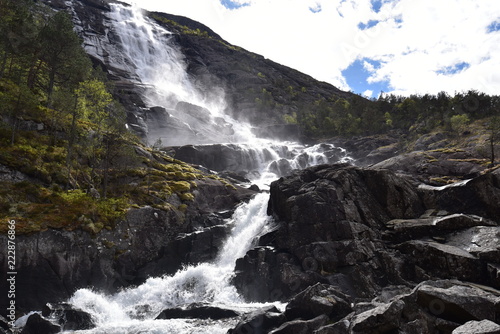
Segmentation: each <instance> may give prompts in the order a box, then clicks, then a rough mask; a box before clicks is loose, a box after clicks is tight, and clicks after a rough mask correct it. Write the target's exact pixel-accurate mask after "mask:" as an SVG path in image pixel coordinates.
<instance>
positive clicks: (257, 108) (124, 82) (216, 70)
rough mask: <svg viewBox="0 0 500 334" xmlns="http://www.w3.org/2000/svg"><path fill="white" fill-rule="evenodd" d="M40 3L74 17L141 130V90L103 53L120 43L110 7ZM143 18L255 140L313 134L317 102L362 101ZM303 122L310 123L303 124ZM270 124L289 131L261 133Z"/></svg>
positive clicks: (198, 32)
mask: <svg viewBox="0 0 500 334" xmlns="http://www.w3.org/2000/svg"><path fill="white" fill-rule="evenodd" d="M45 2H46V3H48V4H50V5H51V6H52V7H54V8H57V9H58V10H60V9H66V10H71V11H72V12H73V15H74V22H75V24H76V27H77V31H78V33H79V35H81V36H82V37H83V38H84V40H85V49H86V51H87V52H88V53H89V55H90V56H91V58H92V59H93V60H94V61H95V62H96V63H98V64H99V65H101V66H102V68H103V69H104V71H105V72H107V73H108V75H109V77H110V78H111V79H112V80H113V81H114V82H115V87H116V89H115V95H116V96H118V98H119V100H120V101H121V102H122V103H123V104H124V106H125V107H126V108H127V109H128V111H129V122H130V123H132V124H134V123H135V125H136V128H140V127H142V126H143V124H141V122H140V121H138V120H137V117H138V116H139V117H140V115H142V113H141V111H142V112H143V111H144V110H142V108H144V107H145V102H144V101H143V98H142V96H141V94H142V92H143V87H141V85H140V84H139V85H138V84H137V82H135V80H134V79H136V78H132V77H130V73H128V72H127V71H126V70H125V69H124V68H123V67H119V66H117V64H116V63H113V62H111V61H110V59H109V58H108V54H107V51H106V50H107V49H109V48H112V47H113V46H112V44H113V43H114V42H116V41H117V38H119V37H117V36H115V35H114V34H113V32H112V31H109V28H108V26H109V23H108V21H109V19H108V18H107V15H109V11H110V10H111V8H110V4H111V3H113V2H110V1H91V0H82V1H73V2H72V3H68V2H64V1H61V0H46V1H45ZM116 3H117V2H116ZM69 4H71V5H70V6H69ZM69 7H71V8H69ZM148 16H150V17H151V18H153V19H154V20H155V21H156V22H158V23H159V24H160V25H162V26H164V27H165V28H166V29H167V30H168V31H170V32H172V33H174V38H173V39H174V43H175V44H177V45H178V46H179V47H180V50H181V51H182V55H183V57H184V62H185V63H186V64H187V71H188V73H189V75H190V76H191V80H192V81H193V82H194V83H195V85H196V89H197V90H198V91H199V92H200V93H201V94H202V95H204V96H205V97H208V98H210V97H211V96H213V95H217V96H219V97H220V95H222V96H223V97H224V98H225V101H224V102H225V103H226V109H225V112H226V114H229V115H232V116H233V117H234V118H235V119H237V120H243V121H247V122H250V123H251V124H252V125H253V126H255V127H256V128H258V129H256V131H258V132H259V134H260V135H266V134H267V135H269V134H271V133H274V135H276V129H279V130H278V135H280V132H284V133H283V135H285V136H288V137H295V138H297V137H298V136H299V135H300V133H301V132H304V130H305V131H306V133H307V134H314V133H313V132H311V131H312V129H314V127H315V126H316V124H315V123H316V119H315V114H317V110H316V109H318V104H319V103H320V102H321V103H323V104H326V105H331V106H334V105H335V102H337V101H338V100H339V99H342V100H343V99H347V100H350V99H358V100H359V99H361V100H364V99H362V98H360V97H359V96H357V95H354V94H352V93H348V92H344V91H341V90H339V89H337V88H336V87H334V86H332V85H330V84H327V83H325V82H319V81H317V80H315V79H313V78H312V77H310V76H308V75H306V74H303V73H301V72H299V71H296V70H294V69H291V68H289V67H286V66H283V65H280V64H278V63H276V62H273V61H271V60H269V59H265V58H264V57H262V56H260V55H257V54H255V53H252V52H249V51H247V50H244V49H242V48H240V47H238V46H234V45H231V44H229V43H228V42H226V41H224V40H223V39H222V38H221V37H220V36H219V35H217V34H216V33H215V32H213V31H212V30H211V29H210V28H208V27H206V26H204V25H203V24H201V23H198V22H196V21H193V20H191V19H189V18H186V17H181V16H175V15H170V14H164V13H148ZM365 101H366V100H365ZM315 104H316V105H315ZM306 118H307V122H309V123H310V124H306V123H307V122H306ZM318 121H319V120H318ZM269 125H290V126H288V127H285V128H283V127H278V128H276V127H271V128H270V129H268V130H266V127H267V126H269ZM139 132H141V130H139ZM143 132H144V131H143Z"/></svg>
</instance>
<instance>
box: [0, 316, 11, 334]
mask: <svg viewBox="0 0 500 334" xmlns="http://www.w3.org/2000/svg"><path fill="white" fill-rule="evenodd" d="M7 331H10V326H9V321H8V320H7V319H6V318H4V316H3V315H0V333H2V334H3V333H7Z"/></svg>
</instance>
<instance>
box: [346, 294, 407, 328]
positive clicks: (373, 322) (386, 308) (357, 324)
mask: <svg viewBox="0 0 500 334" xmlns="http://www.w3.org/2000/svg"><path fill="white" fill-rule="evenodd" d="M404 307H405V303H404V302H403V301H402V300H396V301H394V302H391V303H389V304H384V305H380V306H377V307H375V308H373V309H371V310H368V311H365V312H363V313H360V314H358V315H356V316H355V317H354V318H353V320H352V323H351V330H352V332H354V333H387V332H390V331H393V330H397V329H398V328H399V326H400V322H401V321H402V319H401V318H402V316H401V315H402V312H403V308H404Z"/></svg>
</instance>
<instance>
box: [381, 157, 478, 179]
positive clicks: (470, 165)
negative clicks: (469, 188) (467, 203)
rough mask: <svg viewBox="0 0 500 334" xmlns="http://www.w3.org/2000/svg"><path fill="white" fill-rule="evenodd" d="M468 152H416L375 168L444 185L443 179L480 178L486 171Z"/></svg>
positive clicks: (387, 161)
mask: <svg viewBox="0 0 500 334" xmlns="http://www.w3.org/2000/svg"><path fill="white" fill-rule="evenodd" d="M474 157H475V156H474V155H473V154H471V153H469V152H466V151H460V150H458V151H454V150H450V151H448V150H435V151H416V152H411V153H406V154H402V155H398V156H395V157H391V158H389V159H387V160H384V161H381V162H379V163H377V164H375V165H374V166H373V168H375V169H389V170H392V171H394V172H397V173H402V174H406V175H410V176H412V177H413V178H415V179H416V180H417V181H418V182H423V183H426V184H435V185H442V184H440V183H438V182H437V181H436V180H440V179H442V178H456V179H468V178H473V177H477V176H479V174H480V173H481V172H482V171H484V170H485V169H486V167H485V166H484V165H481V164H480V163H478V161H477V160H476V159H474Z"/></svg>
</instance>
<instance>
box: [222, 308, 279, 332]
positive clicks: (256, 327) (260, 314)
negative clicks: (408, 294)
mask: <svg viewBox="0 0 500 334" xmlns="http://www.w3.org/2000/svg"><path fill="white" fill-rule="evenodd" d="M285 321H286V318H285V316H284V315H283V313H281V312H280V311H279V310H278V309H277V308H276V307H275V306H269V307H265V308H263V309H260V310H257V311H254V312H251V313H249V314H245V315H244V316H243V317H242V319H241V320H240V322H239V323H238V324H237V325H236V327H235V328H233V329H230V330H229V331H228V332H227V334H247V333H267V332H269V331H270V330H271V329H273V328H277V327H279V326H281V325H282V324H283V323H284V322H285Z"/></svg>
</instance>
